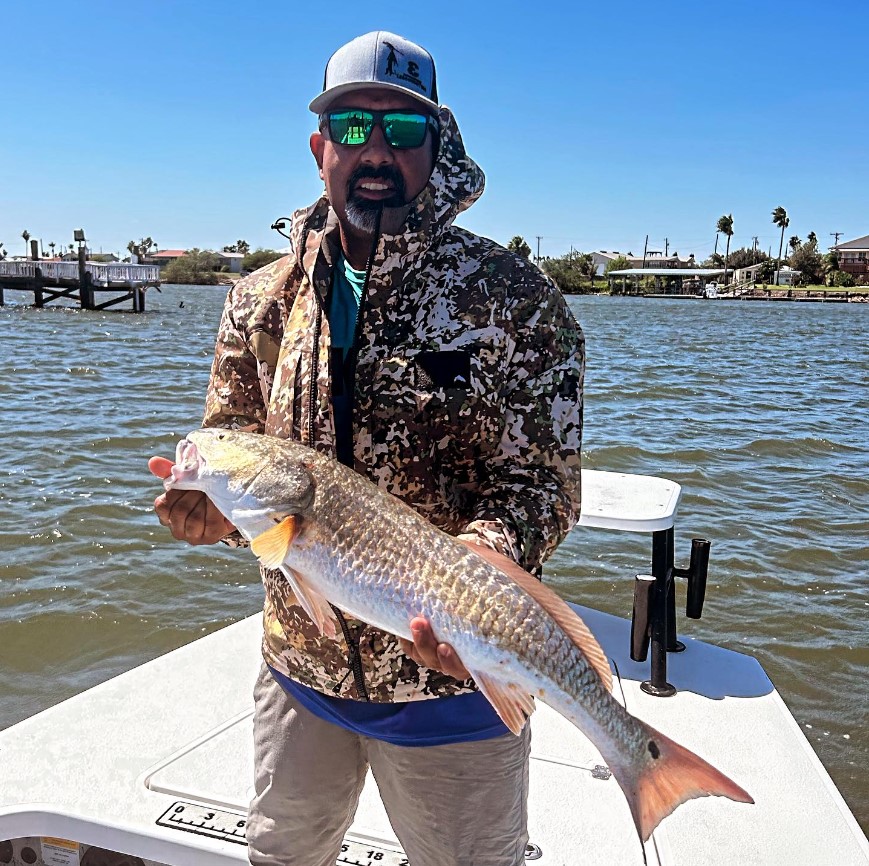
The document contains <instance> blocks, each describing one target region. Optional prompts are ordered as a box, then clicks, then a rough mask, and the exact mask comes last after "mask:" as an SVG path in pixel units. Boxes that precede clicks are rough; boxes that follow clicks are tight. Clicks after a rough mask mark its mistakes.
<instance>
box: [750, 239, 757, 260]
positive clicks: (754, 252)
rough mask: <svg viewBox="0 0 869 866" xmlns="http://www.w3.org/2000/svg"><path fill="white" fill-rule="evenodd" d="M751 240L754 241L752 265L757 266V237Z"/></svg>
mask: <svg viewBox="0 0 869 866" xmlns="http://www.w3.org/2000/svg"><path fill="white" fill-rule="evenodd" d="M751 240H752V247H751V248H752V250H753V252H752V256H751V263H752V264H753V265H756V264H757V235H755V236H754V237H752V239H751Z"/></svg>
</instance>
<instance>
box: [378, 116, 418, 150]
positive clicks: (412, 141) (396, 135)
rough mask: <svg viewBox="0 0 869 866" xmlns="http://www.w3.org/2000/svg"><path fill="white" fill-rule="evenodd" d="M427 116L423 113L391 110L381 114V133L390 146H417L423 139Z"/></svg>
mask: <svg viewBox="0 0 869 866" xmlns="http://www.w3.org/2000/svg"><path fill="white" fill-rule="evenodd" d="M427 126H428V118H427V117H426V116H425V115H424V114H410V113H409V112H392V113H389V114H384V115H383V135H384V136H385V137H386V140H387V141H388V142H389V144H390V145H391V146H392V147H419V146H420V145H421V144H422V143H423V141H425V131H426V128H427Z"/></svg>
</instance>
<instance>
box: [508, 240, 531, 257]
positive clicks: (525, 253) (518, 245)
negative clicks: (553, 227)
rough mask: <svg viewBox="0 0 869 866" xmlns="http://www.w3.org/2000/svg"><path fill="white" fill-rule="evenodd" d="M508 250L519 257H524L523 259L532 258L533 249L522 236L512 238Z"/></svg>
mask: <svg viewBox="0 0 869 866" xmlns="http://www.w3.org/2000/svg"><path fill="white" fill-rule="evenodd" d="M507 249H508V250H510V252H511V253H516V254H517V255H519V256H522V258H523V259H529V258H531V247H529V246H528V244H527V243H526V241H525V238H523V237H522V235H515V236H514V237H513V238H511V240H510V243H509V244H507Z"/></svg>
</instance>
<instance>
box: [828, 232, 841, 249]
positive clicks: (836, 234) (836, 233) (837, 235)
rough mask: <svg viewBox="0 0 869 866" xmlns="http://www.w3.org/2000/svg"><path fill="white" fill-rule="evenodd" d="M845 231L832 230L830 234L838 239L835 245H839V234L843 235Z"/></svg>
mask: <svg viewBox="0 0 869 866" xmlns="http://www.w3.org/2000/svg"><path fill="white" fill-rule="evenodd" d="M843 234H844V232H830V235H831V236H832V237H834V238H835V239H836V243H835V244H834V246H839V235H843Z"/></svg>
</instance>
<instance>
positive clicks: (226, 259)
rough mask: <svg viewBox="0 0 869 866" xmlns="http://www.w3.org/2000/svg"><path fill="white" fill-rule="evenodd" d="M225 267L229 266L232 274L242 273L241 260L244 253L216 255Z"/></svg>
mask: <svg viewBox="0 0 869 866" xmlns="http://www.w3.org/2000/svg"><path fill="white" fill-rule="evenodd" d="M215 255H216V256H217V257H218V258H219V259H220V263H221V264H223V265H229V272H230V273H231V274H240V273H241V260H242V259H243V258H244V253H215Z"/></svg>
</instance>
